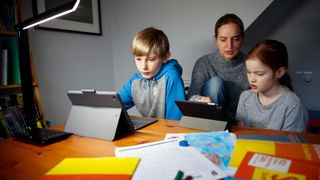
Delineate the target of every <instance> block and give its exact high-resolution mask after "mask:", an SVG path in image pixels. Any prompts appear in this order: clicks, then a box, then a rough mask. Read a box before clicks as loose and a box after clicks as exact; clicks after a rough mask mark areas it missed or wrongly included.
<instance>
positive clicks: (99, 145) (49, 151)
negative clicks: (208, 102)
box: [0, 120, 320, 179]
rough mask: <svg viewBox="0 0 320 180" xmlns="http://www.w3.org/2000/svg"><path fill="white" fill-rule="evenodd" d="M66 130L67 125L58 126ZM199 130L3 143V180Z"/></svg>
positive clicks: (166, 124) (153, 128)
mask: <svg viewBox="0 0 320 180" xmlns="http://www.w3.org/2000/svg"><path fill="white" fill-rule="evenodd" d="M56 129H60V130H62V129H63V126H59V127H56ZM190 132H199V130H194V129H189V128H184V127H179V126H178V121H167V120H159V121H158V122H156V123H154V124H152V125H150V126H148V127H146V128H143V129H141V130H138V131H137V132H135V133H134V134H131V135H129V136H126V137H124V138H122V139H120V140H117V141H104V140H99V139H93V138H86V137H80V136H75V135H73V136H72V137H71V138H69V139H66V140H64V141H61V142H58V143H54V144H51V145H48V146H44V147H38V146H34V145H30V144H25V143H22V142H18V141H16V140H14V139H12V138H8V139H5V140H0V179H38V178H39V177H40V176H42V175H44V174H45V173H46V172H47V171H49V170H50V169H51V168H53V167H54V166H55V165H57V164H58V163H59V162H60V161H62V160H63V159H64V158H70V157H106V156H114V147H121V146H131V145H137V144H142V143H147V142H153V141H159V140H163V139H164V137H165V135H166V133H190ZM232 132H234V133H236V134H270V135H289V134H296V135H303V136H304V137H305V138H306V139H307V140H308V142H310V143H318V144H320V135H316V134H306V133H293V132H283V131H272V130H255V129H247V128H239V127H236V128H233V129H232Z"/></svg>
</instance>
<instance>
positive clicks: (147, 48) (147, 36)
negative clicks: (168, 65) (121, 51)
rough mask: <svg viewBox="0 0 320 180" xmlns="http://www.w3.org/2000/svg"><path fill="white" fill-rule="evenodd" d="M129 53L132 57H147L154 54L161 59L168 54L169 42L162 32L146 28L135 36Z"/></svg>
mask: <svg viewBox="0 0 320 180" xmlns="http://www.w3.org/2000/svg"><path fill="white" fill-rule="evenodd" d="M131 52H132V54H133V55H134V56H148V55H150V54H151V53H154V54H156V55H158V56H159V58H161V59H163V58H165V57H166V56H167V55H168V53H170V45H169V40H168V38H167V36H166V35H165V34H164V32H163V31H161V30H159V29H155V28H153V27H148V28H145V29H143V30H142V31H139V32H138V33H137V34H136V35H135V37H134V38H133V41H132V44H131Z"/></svg>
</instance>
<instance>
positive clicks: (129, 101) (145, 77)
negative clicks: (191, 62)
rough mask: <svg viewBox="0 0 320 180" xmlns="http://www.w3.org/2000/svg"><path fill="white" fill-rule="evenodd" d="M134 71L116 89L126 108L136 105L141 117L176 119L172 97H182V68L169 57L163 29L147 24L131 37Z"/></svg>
mask: <svg viewBox="0 0 320 180" xmlns="http://www.w3.org/2000/svg"><path fill="white" fill-rule="evenodd" d="M131 52H132V54H133V55H134V59H135V63H136V67H137V69H138V71H139V72H137V73H135V74H134V75H133V76H132V77H131V78H130V79H129V81H128V82H127V83H126V84H124V85H123V87H122V88H121V89H120V91H119V96H120V98H121V100H122V102H123V105H124V106H125V108H126V109H129V108H131V107H132V106H136V108H137V109H138V111H139V112H140V113H141V115H142V116H148V117H153V118H164V119H171V120H180V119H181V116H182V114H181V112H180V110H179V109H178V107H177V106H176V104H175V100H185V91H184V84H183V80H182V78H181V74H182V67H181V66H180V65H179V64H178V61H177V60H175V59H169V57H170V55H171V54H170V45H169V41H168V38H167V36H166V35H165V34H164V33H163V31H161V30H158V29H155V28H153V27H148V28H146V29H143V30H142V31H140V32H138V33H137V34H136V35H135V37H134V38H133V41H132V45H131Z"/></svg>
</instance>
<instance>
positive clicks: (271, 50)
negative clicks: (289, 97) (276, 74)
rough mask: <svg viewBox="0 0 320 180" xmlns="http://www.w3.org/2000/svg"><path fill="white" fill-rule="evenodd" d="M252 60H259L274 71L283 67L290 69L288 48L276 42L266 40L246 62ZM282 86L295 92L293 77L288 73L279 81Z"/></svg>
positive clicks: (249, 55) (257, 46) (258, 45)
mask: <svg viewBox="0 0 320 180" xmlns="http://www.w3.org/2000/svg"><path fill="white" fill-rule="evenodd" d="M250 58H258V59H259V60H260V61H261V62H262V63H263V64H265V65H266V66H268V67H269V68H271V69H272V70H273V71H276V70H278V69H279V68H281V67H284V68H285V69H286V70H287V69H288V59H289V58H288V51H287V47H286V46H285V45H284V44H283V43H281V42H279V41H276V40H271V39H268V40H264V41H262V42H260V43H258V44H257V45H256V46H255V47H254V48H252V49H251V50H250V51H249V53H248V55H247V56H246V58H245V60H248V59H250ZM279 82H280V84H282V85H285V86H287V87H288V88H289V89H290V90H292V91H293V87H292V83H291V77H290V75H289V74H288V72H287V71H286V73H285V74H284V75H283V76H282V77H281V78H280V79H279Z"/></svg>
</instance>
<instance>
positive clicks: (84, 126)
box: [65, 90, 134, 140]
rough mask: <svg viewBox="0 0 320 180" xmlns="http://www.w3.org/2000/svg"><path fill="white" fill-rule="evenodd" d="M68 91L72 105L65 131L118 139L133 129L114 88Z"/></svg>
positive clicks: (106, 138)
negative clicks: (112, 89) (108, 89)
mask: <svg viewBox="0 0 320 180" xmlns="http://www.w3.org/2000/svg"><path fill="white" fill-rule="evenodd" d="M67 95H68V97H69V99H70V101H71V102H72V107H71V110H70V113H69V117H68V121H67V123H66V126H65V131H66V132H72V133H74V134H77V135H80V136H86V137H93V138H99V139H105V140H115V139H117V138H119V137H121V136H123V135H125V134H128V133H130V132H133V131H134V127H133V125H132V123H131V122H128V121H127V120H128V119H129V117H128V114H126V111H123V110H122V105H121V102H120V101H119V97H118V95H117V94H116V93H115V92H107V91H95V90H81V91H69V92H68V93H67ZM124 116H127V117H124ZM129 120H130V119H129Z"/></svg>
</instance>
